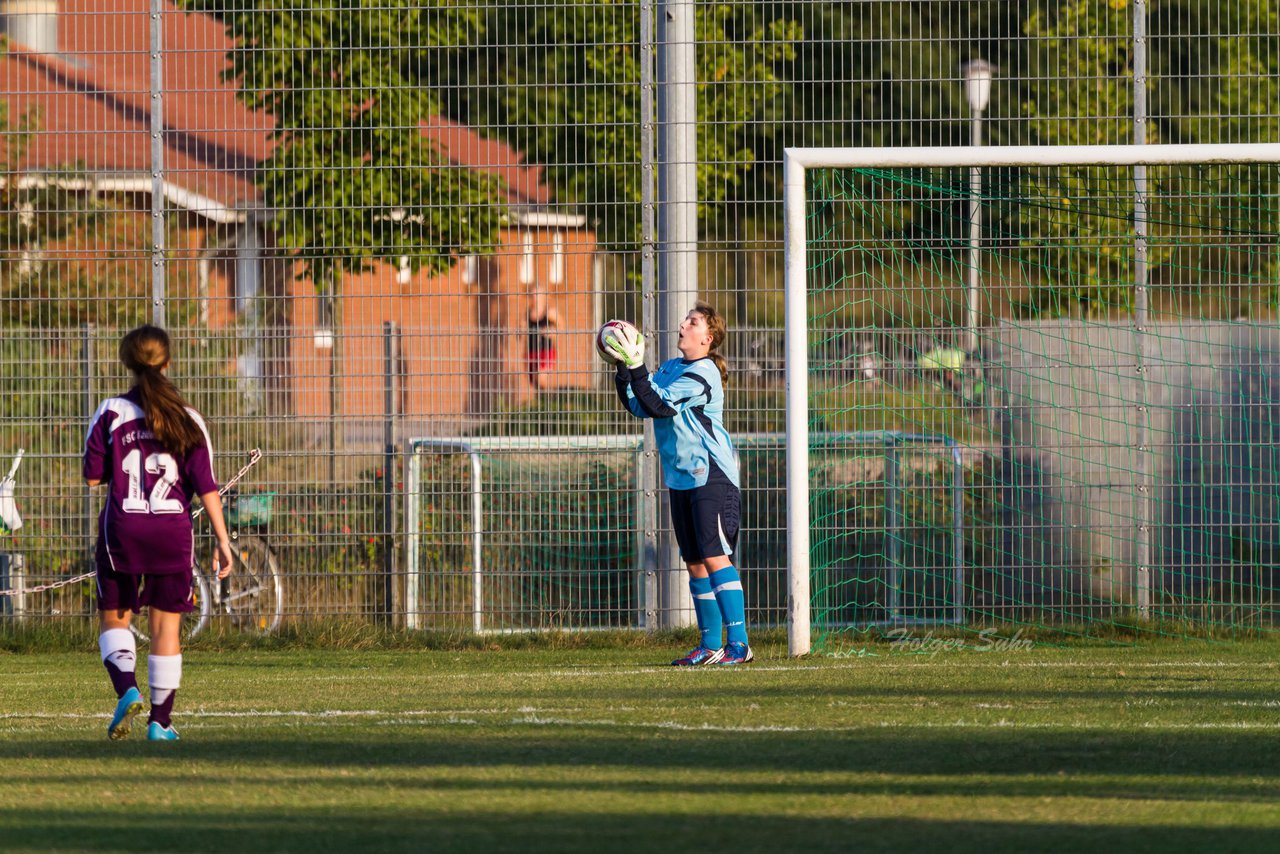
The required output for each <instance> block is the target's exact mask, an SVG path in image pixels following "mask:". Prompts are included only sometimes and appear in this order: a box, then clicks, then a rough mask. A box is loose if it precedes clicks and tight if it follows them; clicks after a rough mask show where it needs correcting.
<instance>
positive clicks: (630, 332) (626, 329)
mask: <svg viewBox="0 0 1280 854" xmlns="http://www.w3.org/2000/svg"><path fill="white" fill-rule="evenodd" d="M610 334H612V335H613V336H614V337H617V338H621V339H622V340H624V341H635V340H636V339H638V338H639V337H640V330H639V329H636V328H635V326H633V325H632V324H630V323H628V322H627V321H625V320H610V321H609V322H608V323H606V324H605V325H604V326H601V327H600V331H599V332H597V333H596V352H597V353H599V354H600V358H601V359H604V360H605V361H606V362H608V363H609V364H611V365H616V364H618V357H617V356H615V355H614V354H613V351H612V350H610V349H609V347H608V345H607V344H606V341H605V339H606V338H607V337H608V336H609V335H610Z"/></svg>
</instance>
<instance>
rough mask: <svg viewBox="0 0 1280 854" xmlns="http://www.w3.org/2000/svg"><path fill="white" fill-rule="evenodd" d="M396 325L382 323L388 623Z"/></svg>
mask: <svg viewBox="0 0 1280 854" xmlns="http://www.w3.org/2000/svg"><path fill="white" fill-rule="evenodd" d="M395 326H396V325H395V324H394V323H392V322H391V321H389V320H388V321H384V322H383V324H382V412H383V418H382V440H383V459H382V526H383V528H384V530H383V532H382V577H383V590H382V616H383V619H384V620H385V621H386V622H387V623H388V624H390V623H392V622H393V620H394V619H395V614H396V613H397V612H396V598H397V597H396V576H395V572H396V554H395V552H396V512H395V510H396V507H395V501H396V499H395V492H394V491H393V486H394V485H395V481H396V475H395V465H396V394H395V392H396V389H395V386H396V354H395V341H396V331H395Z"/></svg>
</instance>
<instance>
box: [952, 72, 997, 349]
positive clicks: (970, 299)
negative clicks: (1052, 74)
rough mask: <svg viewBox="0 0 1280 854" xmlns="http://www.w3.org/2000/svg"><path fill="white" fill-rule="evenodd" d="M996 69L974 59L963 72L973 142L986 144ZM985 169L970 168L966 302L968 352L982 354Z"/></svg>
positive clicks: (977, 144)
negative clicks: (980, 271) (980, 269)
mask: <svg viewBox="0 0 1280 854" xmlns="http://www.w3.org/2000/svg"><path fill="white" fill-rule="evenodd" d="M995 70H996V69H995V66H994V65H992V64H991V63H989V62H987V61H986V60H984V59H971V60H969V61H968V62H966V63H965V64H964V65H963V66H962V67H961V69H960V71H961V73H962V74H963V76H964V94H965V99H966V100H968V102H969V112H970V115H972V117H973V121H972V128H973V130H972V136H971V138H970V143H971V144H972V145H973V146H974V147H977V146H979V145H982V113H983V111H984V110H986V108H987V103H988V102H989V101H990V100H991V78H992V76H993V75H994V74H995ZM981 199H982V170H981V169H980V168H979V167H977V166H974V167H971V168H970V169H969V269H968V273H969V275H968V289H967V293H966V295H965V296H966V301H965V347H964V349H965V351H966V352H967V353H969V354H973V353H976V352H977V351H978V244H979V243H980V242H981V240H982V204H981Z"/></svg>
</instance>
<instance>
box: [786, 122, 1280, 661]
mask: <svg viewBox="0 0 1280 854" xmlns="http://www.w3.org/2000/svg"><path fill="white" fill-rule="evenodd" d="M1248 163H1280V143H1259V144H1238V143H1223V144H1211V145H1083V146H1063V145H1045V146H1025V145H1024V146H993V147H947V148H788V149H786V150H785V151H784V153H783V160H782V175H783V179H782V180H783V194H782V203H783V213H784V234H785V238H784V240H785V305H786V311H785V333H784V334H785V342H786V344H785V352H786V408H787V411H786V431H787V552H788V553H787V650H788V652H789V654H791V655H793V656H798V655H805V654H807V653H808V652H809V651H810V649H811V647H812V641H811V625H810V587H809V573H810V570H811V567H810V539H809V355H808V305H807V297H808V291H807V288H808V282H807V276H806V271H807V269H808V257H807V255H808V234H806V231H805V225H806V222H805V207H806V203H807V201H808V200H807V199H806V198H805V175H806V173H807V172H808V170H810V169H826V168H831V169H860V168H861V169H873V168H883V169H893V168H912V167H915V168H925V167H931V166H937V167H968V168H972V169H982V168H987V167H994V166H1119V167H1125V166H1128V167H1141V166H1157V165H1190V164H1204V165H1213V164H1248ZM1144 177H1145V176H1144ZM1144 192H1145V188H1143V187H1141V186H1140V187H1139V189H1138V191H1137V192H1136V193H1135V196H1136V198H1135V212H1136V216H1135V225H1136V228H1137V231H1138V235H1139V237H1140V238H1141V237H1142V236H1144V235H1145V227H1146V223H1145V219H1144V216H1143V215H1142V214H1143V212H1144V211H1145V207H1144V205H1145V198H1144V197H1143V193H1144Z"/></svg>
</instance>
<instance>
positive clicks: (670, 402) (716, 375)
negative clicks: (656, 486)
mask: <svg viewBox="0 0 1280 854" xmlns="http://www.w3.org/2000/svg"><path fill="white" fill-rule="evenodd" d="M615 383H616V385H617V388H618V397H619V399H621V400H622V404H623V405H624V406H625V407H626V408H627V411H628V412H630V413H631V414H632V415H634V416H636V417H637V418H652V419H653V432H654V435H655V436H656V437H657V440H658V453H659V455H660V456H661V457H662V474H663V477H664V478H665V479H666V482H667V486H668V487H669V488H671V489H693V488H694V487H698V486H705V485H706V484H707V482H708V481H711V480H720V479H726V480H728V481H729V482H730V483H732V484H733V485H734V486H738V461H737V457H736V456H735V455H734V453H733V444H732V443H731V442H730V441H729V433H728V431H727V430H725V429H724V383H722V382H721V381H720V369H719V368H717V367H716V363H715V362H713V361H712V360H711V359H710V358H709V357H708V358H703V359H694V360H693V361H691V362H687V361H685V360H684V359H679V358H676V359H668V360H667V361H665V362H663V363H662V366H661V367H659V368H658V370H657V372H656V373H654V374H653V376H652V377H650V376H649V370H648V368H646V367H644V366H643V365H641V366H640V367H638V368H632V369H630V370H627V369H626V368H625V367H621V368H619V369H618V374H617V376H616V377H615Z"/></svg>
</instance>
